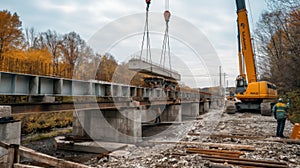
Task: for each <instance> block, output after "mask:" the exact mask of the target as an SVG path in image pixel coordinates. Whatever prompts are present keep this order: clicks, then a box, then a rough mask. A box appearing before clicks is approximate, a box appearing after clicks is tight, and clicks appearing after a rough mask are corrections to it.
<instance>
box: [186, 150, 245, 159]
mask: <svg viewBox="0 0 300 168" xmlns="http://www.w3.org/2000/svg"><path fill="white" fill-rule="evenodd" d="M186 152H187V153H199V154H207V155H213V156H226V157H234V158H239V157H240V156H241V155H243V154H244V152H240V151H227V150H215V149H200V148H187V150H186Z"/></svg>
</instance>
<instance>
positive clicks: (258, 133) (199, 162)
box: [85, 109, 300, 168]
mask: <svg viewBox="0 0 300 168" xmlns="http://www.w3.org/2000/svg"><path fill="white" fill-rule="evenodd" d="M276 124H277V123H276V120H275V119H274V118H273V117H272V116H261V115H260V114H256V113H236V114H226V113H223V110H222V109H215V110H211V111H210V112H209V113H206V114H204V115H201V116H199V117H198V119H197V120H193V121H185V122H184V124H181V125H172V126H169V128H168V129H165V130H164V131H162V132H161V133H159V134H157V136H152V137H148V138H147V139H145V140H144V141H143V142H142V143H141V144H137V145H132V146H129V147H128V148H126V149H124V150H121V151H117V152H113V153H112V154H110V155H109V156H107V157H103V158H97V157H95V158H92V159H91V160H89V161H88V162H85V164H87V165H89V166H93V167H124V168H125V167H132V168H133V167H135V168H148V167H216V166H215V165H214V163H212V162H209V161H207V160H205V159H204V158H202V157H201V155H199V154H187V153H186V149H187V148H188V147H197V148H207V147H202V146H201V145H199V146H198V145H186V144H171V143H170V144H168V143H163V144H159V143H155V142H158V141H167V142H173V141H181V142H182V141H184V142H197V143H198V142H199V143H220V144H224V143H225V144H233V145H251V146H254V148H255V150H254V151H243V152H244V154H243V155H242V156H240V157H241V158H246V159H254V160H267V161H279V162H284V163H286V164H287V165H288V167H293V168H294V167H299V168H300V156H299V155H300V145H299V144H288V143H286V142H276V141H277V140H279V141H281V140H285V138H284V139H280V138H277V137H275V134H276ZM292 128H293V125H292V124H291V123H290V122H289V121H287V122H286V126H285V130H284V135H285V136H286V137H289V135H290V133H291V131H292ZM224 135H229V136H228V137H226V136H225V137H224ZM286 139H287V138H286ZM229 167H230V165H229ZM232 167H239V166H232Z"/></svg>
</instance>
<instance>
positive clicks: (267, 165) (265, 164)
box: [200, 154, 287, 167]
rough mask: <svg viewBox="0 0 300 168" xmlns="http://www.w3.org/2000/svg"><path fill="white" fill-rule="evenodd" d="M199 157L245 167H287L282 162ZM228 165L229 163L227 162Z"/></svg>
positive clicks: (208, 156)
mask: <svg viewBox="0 0 300 168" xmlns="http://www.w3.org/2000/svg"><path fill="white" fill-rule="evenodd" d="M200 156H201V157H202V158H205V159H208V160H211V159H220V160H223V161H227V160H228V161H229V160H232V161H233V162H234V163H237V162H241V163H242V162H244V163H245V165H247V166H261V165H264V166H266V167H269V166H270V165H273V166H276V165H277V166H278V167H287V164H286V163H283V162H277V161H269V160H253V159H244V158H230V157H223V156H210V155H203V154H200ZM227 163H229V162H227ZM249 163H254V164H249Z"/></svg>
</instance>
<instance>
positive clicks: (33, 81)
mask: <svg viewBox="0 0 300 168" xmlns="http://www.w3.org/2000/svg"><path fill="white" fill-rule="evenodd" d="M38 93H39V77H38V76H32V77H30V79H29V94H31V95H37V94H38Z"/></svg>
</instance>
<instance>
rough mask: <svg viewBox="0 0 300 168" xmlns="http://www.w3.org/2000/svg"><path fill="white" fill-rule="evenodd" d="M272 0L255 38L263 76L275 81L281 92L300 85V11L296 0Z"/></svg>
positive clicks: (259, 24)
mask: <svg viewBox="0 0 300 168" xmlns="http://www.w3.org/2000/svg"><path fill="white" fill-rule="evenodd" d="M271 1H272V2H273V3H270V4H269V6H270V11H266V12H264V13H263V14H262V16H261V18H260V21H259V23H258V24H257V30H256V32H255V38H256V40H257V42H258V49H259V50H258V63H259V72H260V74H262V76H261V78H262V79H264V80H268V81H271V82H273V83H275V84H276V85H277V86H278V88H279V90H280V91H282V92H285V91H289V90H291V89H294V88H297V87H298V88H299V87H300V78H299V77H298V76H299V75H298V74H299V73H300V71H299V68H298V67H299V62H300V60H299V54H300V53H299V31H300V30H299V24H300V18H299V12H300V6H299V2H298V4H296V3H292V1H293V0H284V1H283V0H279V1H273V0H271Z"/></svg>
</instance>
